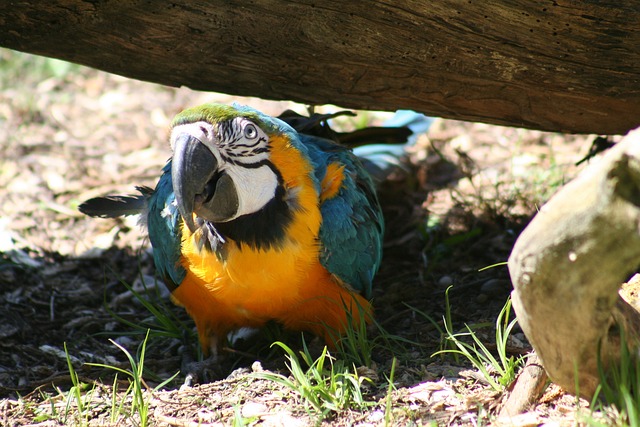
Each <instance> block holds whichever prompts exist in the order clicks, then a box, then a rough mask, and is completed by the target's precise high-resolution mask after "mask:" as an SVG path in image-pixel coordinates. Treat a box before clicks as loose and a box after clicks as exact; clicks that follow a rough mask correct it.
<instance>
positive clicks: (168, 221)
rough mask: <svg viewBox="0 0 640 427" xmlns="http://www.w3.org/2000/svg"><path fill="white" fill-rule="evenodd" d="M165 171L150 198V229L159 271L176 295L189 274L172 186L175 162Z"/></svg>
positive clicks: (154, 257)
mask: <svg viewBox="0 0 640 427" xmlns="http://www.w3.org/2000/svg"><path fill="white" fill-rule="evenodd" d="M162 171H163V174H162V176H161V177H160V180H159V181H158V185H157V186H156V189H155V191H154V192H153V194H152V195H151V197H150V198H149V214H148V217H147V218H148V219H147V227H148V228H149V240H150V241H151V245H152V246H153V260H154V262H155V264H156V268H158V270H159V271H160V274H161V275H162V277H163V278H164V280H165V282H166V283H167V286H169V287H170V288H171V290H172V291H173V289H175V288H176V287H177V286H178V285H180V283H182V281H183V280H184V277H185V275H186V271H185V269H184V268H183V267H182V265H180V245H181V239H182V236H181V232H180V214H179V212H178V207H177V205H176V204H175V203H174V200H175V196H174V193H173V185H172V184H171V162H169V163H167V165H166V166H165V167H164V168H163V170H162Z"/></svg>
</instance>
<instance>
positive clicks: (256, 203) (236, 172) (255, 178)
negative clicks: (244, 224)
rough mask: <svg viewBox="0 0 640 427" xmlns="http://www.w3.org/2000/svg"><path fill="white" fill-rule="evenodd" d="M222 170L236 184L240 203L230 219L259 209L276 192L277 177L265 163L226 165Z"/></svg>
mask: <svg viewBox="0 0 640 427" xmlns="http://www.w3.org/2000/svg"><path fill="white" fill-rule="evenodd" d="M224 170H225V172H226V173H227V174H229V176H230V177H231V179H232V180H233V183H234V184H235V186H236V191H237V192H238V201H239V204H240V206H238V212H237V214H236V216H235V217H234V218H231V219H235V218H237V217H239V216H242V215H247V214H252V213H255V212H257V211H259V210H260V209H262V208H263V207H264V206H265V205H266V204H267V203H269V201H271V200H272V199H273V197H274V196H275V194H276V188H277V186H278V177H277V176H276V174H275V173H273V171H272V170H271V169H270V168H269V166H267V165H264V166H260V167H258V168H247V167H243V166H241V165H226V167H225V168H224Z"/></svg>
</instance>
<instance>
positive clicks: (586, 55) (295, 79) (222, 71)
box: [0, 0, 640, 134]
mask: <svg viewBox="0 0 640 427" xmlns="http://www.w3.org/2000/svg"><path fill="white" fill-rule="evenodd" d="M639 22H640V0H618V1H607V0H605V1H598V2H595V1H585V2H583V1H573V0H571V1H569V0H556V1H540V2H533V1H523V0H513V1H507V0H485V1H474V2H472V1H470V0H469V1H460V0H458V1H455V0H440V1H436V2H427V1H410V0H401V1H400V0H399V1H395V2H388V1H380V0H355V1H349V2H329V1H322V0H298V1H282V0H255V1H251V2H248V1H244V0H235V1H220V0H218V1H215V0H128V1H122V0H117V1H116V0H91V1H89V0H51V1H34V2H25V1H17V2H13V1H3V2H0V45H2V46H5V47H9V48H12V49H17V50H21V51H25V52H30V53H35V54H39V55H45V56H51V57H55V58H60V59H64V60H68V61H72V62H76V63H79V64H84V65H88V66H91V67H95V68H99V69H102V70H105V71H108V72H112V73H116V74H121V75H124V76H127V77H132V78H136V79H140V80H147V81H151V82H156V83H161V84H165V85H170V86H181V85H185V86H189V87H191V88H193V89H200V90H209V91H218V92H225V93H230V94H236V95H245V96H257V97H263V98H270V99H292V100H296V101H299V102H305V103H310V104H324V103H333V104H338V105H340V106H344V107H349V108H362V109H383V110H394V109H397V108H410V109H414V110H418V111H421V112H424V113H427V114H430V115H435V116H441V117H449V118H456V119H463V120H473V121H481V122H489V123H497V124H505V125H512V126H522V127H528V128H536V129H544V130H552V131H563V132H578V133H599V134H614V133H624V132H626V131H627V130H629V129H631V128H634V127H636V126H637V125H638V124H640V70H639V68H640V31H638V23H639Z"/></svg>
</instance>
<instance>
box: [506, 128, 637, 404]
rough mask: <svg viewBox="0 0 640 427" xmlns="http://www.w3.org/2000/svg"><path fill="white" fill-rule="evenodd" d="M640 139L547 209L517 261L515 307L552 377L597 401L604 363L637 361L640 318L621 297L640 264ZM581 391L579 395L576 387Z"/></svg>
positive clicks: (625, 144)
mask: <svg viewBox="0 0 640 427" xmlns="http://www.w3.org/2000/svg"><path fill="white" fill-rule="evenodd" d="M639 224H640V130H636V131H634V132H632V133H630V134H629V135H627V136H626V137H625V138H624V139H623V141H622V142H621V143H619V144H618V145H617V146H615V147H614V148H613V149H611V150H610V151H609V152H608V153H607V154H606V155H605V156H604V157H603V158H602V160H601V161H600V162H598V163H595V164H592V165H591V166H590V167H589V168H587V169H586V170H585V171H584V172H583V173H582V174H581V175H580V176H579V177H578V178H577V179H575V180H574V181H572V182H570V183H569V184H567V185H566V186H565V187H564V188H563V189H562V190H560V191H559V192H558V193H557V194H556V195H554V197H553V198H552V199H551V200H550V201H549V202H548V203H547V204H545V205H544V206H543V207H542V208H541V209H540V212H539V213H538V214H537V215H536V217H535V218H534V219H533V220H532V221H531V223H530V224H529V225H528V226H527V228H526V229H525V230H524V231H523V232H522V234H521V235H520V237H519V238H518V240H517V242H516V244H515V246H514V248H513V252H512V253H511V256H510V257H509V272H510V274H511V279H512V282H513V285H514V291H513V294H512V297H513V307H514V309H515V311H516V314H517V316H518V320H519V323H520V325H521V326H522V329H523V331H524V332H525V334H526V335H527V338H528V339H529V340H530V341H531V344H532V345H533V347H534V349H535V350H536V353H537V354H538V357H539V358H540V360H541V361H542V364H543V365H544V367H545V369H546V371H547V373H548V374H549V377H550V378H551V379H552V380H553V381H554V382H556V383H557V384H559V385H560V386H561V387H563V388H564V389H566V390H569V391H572V392H579V393H580V394H582V395H584V396H586V397H591V395H592V394H593V392H594V390H595V388H596V386H597V384H598V370H597V365H598V348H599V346H601V347H602V349H603V351H602V354H601V356H602V360H603V362H604V364H605V366H606V365H607V363H608V360H611V358H616V357H617V355H618V353H619V346H620V339H619V338H620V336H619V332H618V330H617V329H616V328H612V325H613V324H614V321H615V322H616V323H618V324H619V325H622V326H623V327H624V328H625V329H626V337H627V343H628V344H629V345H630V346H631V347H632V350H631V351H632V354H636V350H637V348H638V342H639V339H640V326H639V325H640V316H639V315H638V312H637V311H636V309H634V307H633V306H632V305H630V304H628V303H627V302H625V301H624V300H623V299H622V298H621V297H620V296H619V295H618V289H619V288H620V286H621V284H622V283H623V282H624V281H625V280H626V279H627V278H628V275H629V274H630V273H631V272H632V271H634V270H635V269H636V268H637V266H638V260H639V259H640V229H639ZM576 385H578V387H576Z"/></svg>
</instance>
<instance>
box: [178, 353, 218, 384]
mask: <svg viewBox="0 0 640 427" xmlns="http://www.w3.org/2000/svg"><path fill="white" fill-rule="evenodd" d="M221 359H223V358H222V357H220V356H219V355H217V354H214V355H211V356H210V357H208V358H206V359H204V360H203V361H200V362H197V361H195V360H193V359H191V358H190V357H189V356H186V355H185V356H183V360H182V372H185V373H186V375H185V378H184V383H183V384H182V386H180V389H184V388H187V387H191V386H193V385H194V384H204V383H208V382H212V381H217V380H220V379H223V378H224V377H225V376H226V374H227V373H228V372H227V369H226V368H225V367H224V366H223V364H222V363H221Z"/></svg>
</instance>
